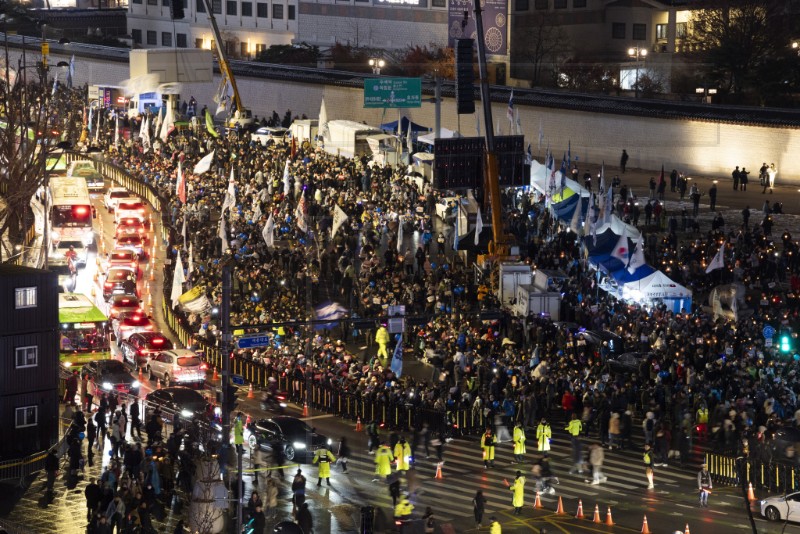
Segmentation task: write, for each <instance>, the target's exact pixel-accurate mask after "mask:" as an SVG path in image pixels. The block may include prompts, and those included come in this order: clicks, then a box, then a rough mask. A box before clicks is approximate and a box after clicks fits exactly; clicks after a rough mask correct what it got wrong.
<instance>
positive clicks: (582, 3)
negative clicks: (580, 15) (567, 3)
mask: <svg viewBox="0 0 800 534" xmlns="http://www.w3.org/2000/svg"><path fill="white" fill-rule="evenodd" d="M572 7H574V8H575V7H578V8H580V7H586V0H572Z"/></svg>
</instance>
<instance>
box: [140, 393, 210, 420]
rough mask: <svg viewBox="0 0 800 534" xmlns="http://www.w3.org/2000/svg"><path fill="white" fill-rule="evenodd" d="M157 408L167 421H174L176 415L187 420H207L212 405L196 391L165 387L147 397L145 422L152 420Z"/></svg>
mask: <svg viewBox="0 0 800 534" xmlns="http://www.w3.org/2000/svg"><path fill="white" fill-rule="evenodd" d="M156 408H158V409H159V410H161V414H162V417H163V418H164V420H165V421H172V420H173V417H174V415H175V414H176V413H179V414H181V417H182V418H183V419H185V420H191V419H195V418H201V419H207V418H208V417H209V413H210V405H209V403H208V401H207V400H206V398H205V397H203V396H202V395H201V394H200V393H198V392H197V391H196V390H194V389H190V388H186V387H182V386H172V387H165V388H161V389H157V390H155V391H152V392H150V393H148V394H147V396H146V397H145V408H144V414H145V419H144V420H145V421H149V420H150V417H151V415H152V414H153V412H154V411H155V409H156Z"/></svg>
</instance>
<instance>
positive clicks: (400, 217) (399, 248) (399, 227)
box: [397, 213, 403, 252]
mask: <svg viewBox="0 0 800 534" xmlns="http://www.w3.org/2000/svg"><path fill="white" fill-rule="evenodd" d="M397 252H403V214H402V213H400V214H398V215H397Z"/></svg>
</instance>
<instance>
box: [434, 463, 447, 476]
mask: <svg viewBox="0 0 800 534" xmlns="http://www.w3.org/2000/svg"><path fill="white" fill-rule="evenodd" d="M433 478H444V477H443V476H442V462H439V463H437V464H436V474H435V475H434V476H433Z"/></svg>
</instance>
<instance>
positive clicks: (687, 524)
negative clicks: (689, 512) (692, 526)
mask: <svg viewBox="0 0 800 534" xmlns="http://www.w3.org/2000/svg"><path fill="white" fill-rule="evenodd" d="M683 534H692V533H691V532H689V523H686V530H684V531H683Z"/></svg>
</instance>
